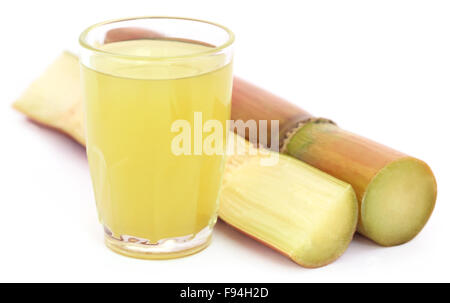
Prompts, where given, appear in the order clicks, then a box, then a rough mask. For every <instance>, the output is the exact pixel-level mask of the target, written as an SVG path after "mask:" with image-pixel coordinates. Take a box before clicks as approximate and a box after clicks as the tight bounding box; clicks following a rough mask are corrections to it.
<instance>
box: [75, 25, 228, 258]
mask: <svg viewBox="0 0 450 303" xmlns="http://www.w3.org/2000/svg"><path fill="white" fill-rule="evenodd" d="M233 41H234V35H233V33H232V32H231V31H230V30H228V29H227V28H225V27H223V26H220V25H218V24H214V23H211V22H206V21H201V20H194V19H185V18H173V17H140V18H130V19H121V20H113V21H108V22H103V23H99V24H96V25H93V26H91V27H89V28H88V29H86V30H85V31H84V32H83V33H82V34H81V36H80V44H81V46H82V48H81V70H82V73H81V75H82V84H83V92H84V101H85V102H84V107H85V112H86V127H87V130H86V131H87V134H86V135H87V136H86V138H87V154H88V160H89V167H90V172H91V177H92V181H93V187H94V193H95V200H96V203H97V210H98V215H99V219H100V222H101V224H102V225H103V227H104V231H105V241H106V244H107V246H108V247H109V248H111V249H112V250H113V251H115V252H118V253H121V254H124V255H127V256H132V257H137V258H147V259H158V258H159V259H162V258H172V257H180V256H184V255H188V254H192V253H195V252H197V251H200V250H201V249H203V248H205V247H206V246H207V245H208V244H209V242H210V239H211V233H212V229H213V226H214V224H215V222H216V220H217V210H218V195H219V189H220V184H221V178H222V173H223V169H224V153H225V146H226V144H225V140H226V133H227V127H226V121H227V120H228V119H229V118H230V108H231V88H232V44H233Z"/></svg>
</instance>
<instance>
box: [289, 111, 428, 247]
mask: <svg viewBox="0 0 450 303" xmlns="http://www.w3.org/2000/svg"><path fill="white" fill-rule="evenodd" d="M285 146H286V149H285V153H287V154H288V155H290V156H293V157H295V158H297V159H299V160H302V161H304V162H306V163H308V164H310V165H312V166H314V167H316V168H319V169H321V170H322V171H325V172H327V173H329V174H330V175H332V176H334V177H336V178H339V179H341V180H343V181H346V182H348V183H350V184H352V186H353V188H354V189H355V192H356V195H357V197H358V201H359V206H360V214H359V223H358V232H359V233H361V234H363V235H365V236H366V237H368V238H370V239H372V240H373V241H375V242H376V243H378V244H380V245H384V246H392V245H398V244H402V243H405V242H407V241H409V240H411V239H412V238H414V237H415V236H416V235H417V234H418V233H419V232H420V230H421V229H422V228H423V227H424V226H425V224H426V222H427V220H428V218H429V217H430V215H431V213H432V211H433V209H434V205H435V202H436V195H437V186H436V180H435V177H434V175H433V173H432V171H431V169H430V168H429V167H428V165H427V164H426V163H425V162H423V161H421V160H418V159H415V158H412V157H409V156H407V155H404V154H402V153H400V152H398V151H395V150H393V149H390V148H388V147H386V146H384V145H381V144H378V143H376V142H373V141H370V140H368V139H366V138H363V137H360V136H357V135H355V134H352V133H350V132H347V131H345V130H342V129H340V128H339V127H338V126H336V125H334V124H333V123H330V122H328V121H325V120H320V119H318V120H312V121H310V122H307V123H305V124H302V125H301V126H300V127H298V128H297V129H296V130H295V131H293V132H292V133H291V135H290V136H289V137H288V138H287V142H286V144H285Z"/></svg>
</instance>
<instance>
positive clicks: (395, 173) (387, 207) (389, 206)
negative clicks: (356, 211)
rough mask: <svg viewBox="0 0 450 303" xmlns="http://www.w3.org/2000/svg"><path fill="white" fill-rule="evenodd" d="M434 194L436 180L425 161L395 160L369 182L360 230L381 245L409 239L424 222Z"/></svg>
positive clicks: (407, 158) (418, 230)
mask: <svg viewBox="0 0 450 303" xmlns="http://www.w3.org/2000/svg"><path fill="white" fill-rule="evenodd" d="M436 194H437V188H436V180H435V178H434V175H433V173H432V172H431V169H430V168H429V167H428V165H427V164H426V163H425V162H423V161H420V160H418V159H415V158H412V157H405V158H401V159H399V160H397V161H394V162H392V163H390V164H389V165H387V166H386V167H384V168H383V169H382V170H381V171H380V172H379V173H378V174H377V175H376V176H375V177H374V178H373V179H372V181H371V182H370V184H369V186H368V188H367V191H366V193H365V195H364V197H363V201H362V207H361V222H360V226H359V230H360V232H361V233H362V234H364V235H366V236H367V237H369V238H371V239H372V240H374V241H375V242H377V243H378V244H380V245H383V246H393V245H399V244H402V243H405V242H408V241H409V240H411V239H413V238H414V237H415V236H416V235H417V234H418V233H419V232H420V231H421V230H422V228H423V227H424V226H425V224H426V223H427V221H428V219H429V217H430V216H431V213H432V212H433V209H434V205H435V201H436Z"/></svg>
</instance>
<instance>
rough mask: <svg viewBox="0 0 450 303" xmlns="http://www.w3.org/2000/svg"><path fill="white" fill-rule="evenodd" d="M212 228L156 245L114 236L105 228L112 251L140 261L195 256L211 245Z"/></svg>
mask: <svg viewBox="0 0 450 303" xmlns="http://www.w3.org/2000/svg"><path fill="white" fill-rule="evenodd" d="M211 238H212V228H211V227H209V226H207V227H205V228H204V229H202V230H201V231H200V232H198V233H197V234H196V235H195V236H194V235H190V236H185V237H176V238H169V239H163V240H160V241H158V243H156V244H150V242H149V241H148V240H146V239H140V238H135V237H130V236H120V239H118V238H115V237H113V236H112V234H111V232H109V230H108V229H107V228H105V243H106V246H107V247H108V248H109V249H111V250H112V251H114V252H116V253H118V254H121V255H124V256H127V257H132V258H139V259H173V258H181V257H185V256H189V255H192V254H195V253H197V252H199V251H201V250H203V249H205V248H206V247H207V246H208V245H209V243H211Z"/></svg>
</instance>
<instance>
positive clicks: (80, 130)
mask: <svg viewBox="0 0 450 303" xmlns="http://www.w3.org/2000/svg"><path fill="white" fill-rule="evenodd" d="M81 100H82V99H81V81H80V64H79V62H78V58H77V56H75V55H73V54H71V53H69V52H64V53H62V54H61V55H60V56H59V57H58V58H57V59H56V60H55V61H54V62H53V63H52V64H51V65H50V66H49V67H48V68H47V70H46V71H45V72H44V73H43V74H42V76H40V77H39V78H38V79H36V80H35V81H34V82H33V83H32V84H31V85H30V86H29V87H28V89H27V90H26V91H25V92H24V93H23V94H22V96H21V97H20V98H19V99H18V100H17V101H16V102H14V104H13V107H14V108H15V109H17V110H18V111H20V112H22V113H24V114H25V115H27V116H28V117H30V118H31V119H32V120H34V121H36V122H39V123H41V124H44V125H47V126H50V127H53V128H56V129H57V130H59V131H61V132H63V133H66V134H68V135H69V136H71V137H73V138H74V139H75V140H77V141H78V142H79V143H81V144H84V142H85V141H84V140H85V139H84V121H83V108H82V102H81Z"/></svg>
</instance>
